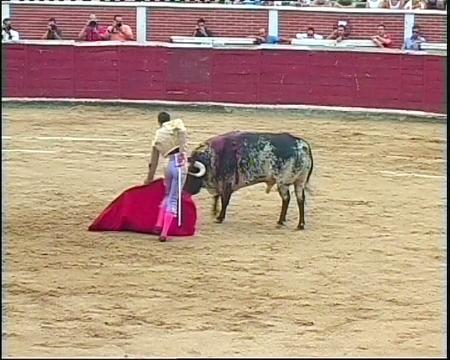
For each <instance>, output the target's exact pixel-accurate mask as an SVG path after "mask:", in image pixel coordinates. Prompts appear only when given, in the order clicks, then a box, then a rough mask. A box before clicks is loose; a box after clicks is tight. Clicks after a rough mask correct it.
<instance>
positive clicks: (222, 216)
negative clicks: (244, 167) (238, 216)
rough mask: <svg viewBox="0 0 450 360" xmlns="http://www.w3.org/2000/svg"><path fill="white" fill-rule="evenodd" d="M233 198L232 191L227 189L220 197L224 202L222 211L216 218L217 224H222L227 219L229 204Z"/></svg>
mask: <svg viewBox="0 0 450 360" xmlns="http://www.w3.org/2000/svg"><path fill="white" fill-rule="evenodd" d="M230 198H231V190H229V189H227V190H224V191H223V192H222V194H221V195H220V200H221V202H222V208H221V209H220V214H219V216H218V217H217V218H216V223H218V224H220V223H222V222H223V220H224V219H225V214H226V212H227V207H228V204H229V203H230Z"/></svg>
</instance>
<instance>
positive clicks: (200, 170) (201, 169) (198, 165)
mask: <svg viewBox="0 0 450 360" xmlns="http://www.w3.org/2000/svg"><path fill="white" fill-rule="evenodd" d="M192 165H193V166H195V167H196V168H197V169H198V172H197V173H192V172H189V174H191V175H192V176H195V177H202V176H203V175H205V174H206V166H205V165H203V164H202V163H201V162H200V161H196V162H194V163H193V164H192Z"/></svg>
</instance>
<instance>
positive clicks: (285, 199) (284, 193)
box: [277, 184, 291, 225]
mask: <svg viewBox="0 0 450 360" xmlns="http://www.w3.org/2000/svg"><path fill="white" fill-rule="evenodd" d="M277 188H278V193H279V194H280V196H281V200H282V203H281V212H280V218H279V219H278V225H284V222H285V221H286V214H287V210H288V207H289V201H290V200H291V195H290V194H289V185H284V184H277Z"/></svg>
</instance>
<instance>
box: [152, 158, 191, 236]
mask: <svg viewBox="0 0 450 360" xmlns="http://www.w3.org/2000/svg"><path fill="white" fill-rule="evenodd" d="M186 171H187V170H186V168H185V167H184V166H181V178H180V179H178V167H177V166H176V162H175V161H172V160H171V161H170V163H169V174H167V175H169V176H167V181H168V183H169V182H170V185H169V194H168V196H167V202H166V212H165V214H164V220H163V228H162V231H161V235H160V237H159V240H160V241H166V239H167V233H168V232H169V228H170V225H171V223H172V220H173V219H174V218H175V217H176V216H177V213H178V199H179V192H178V182H179V181H181V188H183V185H184V182H185V181H186V175H187V173H186ZM179 215H180V214H178V216H179Z"/></svg>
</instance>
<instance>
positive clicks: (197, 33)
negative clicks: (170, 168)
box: [2, 14, 426, 51]
mask: <svg viewBox="0 0 450 360" xmlns="http://www.w3.org/2000/svg"><path fill="white" fill-rule="evenodd" d="M374 32H375V34H374V35H373V36H372V37H371V38H370V39H371V40H372V41H373V43H374V44H375V45H376V46H377V47H380V48H390V47H392V40H391V37H390V36H389V34H388V33H387V31H386V26H385V25H384V24H379V25H378V26H377V29H376V31H374ZM192 36H193V37H213V36H215V35H214V34H213V33H212V31H210V30H209V29H208V28H207V26H206V20H205V19H203V18H200V19H198V20H197V24H196V25H195V27H194V29H193V32H192ZM248 37H251V38H254V39H255V44H265V43H268V44H283V43H285V44H289V43H290V40H289V39H286V38H283V37H280V36H271V35H269V34H268V33H267V31H266V29H265V28H261V29H259V30H258V32H257V33H256V34H254V35H250V36H248ZM296 37H297V38H298V39H317V40H322V39H328V40H335V41H336V42H337V43H339V42H341V41H344V40H346V39H350V38H351V26H350V24H349V23H348V22H347V21H339V22H338V23H337V24H335V25H334V26H333V28H332V31H331V32H330V34H328V35H327V36H325V35H319V34H316V32H315V29H314V27H312V26H308V27H307V29H306V32H305V33H299V34H297V35H296ZM19 39H20V35H19V32H18V31H17V30H15V29H14V27H13V26H12V22H11V19H9V18H6V19H4V20H3V28H2V41H16V40H19ZM42 39H44V40H62V39H64V37H63V32H62V30H61V28H60V27H59V26H58V23H57V21H56V18H54V17H52V18H50V19H49V20H48V23H47V29H46V30H45V32H44V34H43V35H42ZM78 40H80V41H108V40H113V41H114V40H115V41H133V40H134V35H133V31H132V29H131V27H130V26H129V25H127V24H125V23H124V22H123V18H122V16H121V15H115V16H114V18H113V20H112V23H111V25H109V26H104V25H100V23H99V21H98V20H97V18H96V16H95V15H94V14H91V15H90V17H89V20H88V21H87V22H86V24H85V25H84V26H83V28H82V29H81V30H80V32H79V34H78ZM424 42H426V40H425V38H424V37H423V36H422V34H421V32H420V28H419V26H417V25H414V26H413V28H412V35H411V36H410V37H408V38H406V39H405V41H404V43H403V45H402V49H403V50H416V51H417V50H421V44H422V43H424Z"/></svg>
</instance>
